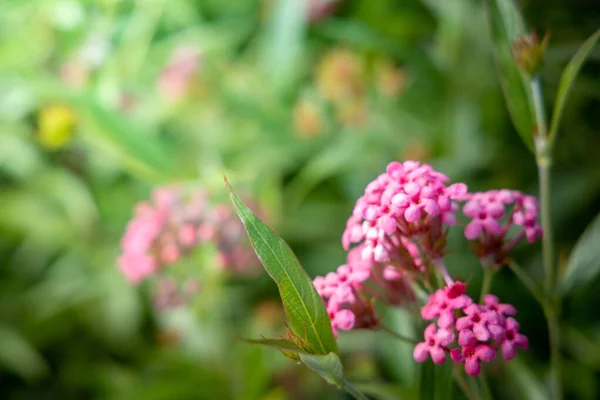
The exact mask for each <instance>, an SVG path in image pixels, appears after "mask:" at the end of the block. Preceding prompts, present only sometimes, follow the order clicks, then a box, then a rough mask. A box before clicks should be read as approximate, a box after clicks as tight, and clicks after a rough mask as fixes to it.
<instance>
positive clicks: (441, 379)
mask: <svg viewBox="0 0 600 400" xmlns="http://www.w3.org/2000/svg"><path fill="white" fill-rule="evenodd" d="M434 368H435V385H434V391H433V398H434V399H435V400H450V399H452V363H450V362H445V363H443V364H442V365H436V366H435V367H434Z"/></svg>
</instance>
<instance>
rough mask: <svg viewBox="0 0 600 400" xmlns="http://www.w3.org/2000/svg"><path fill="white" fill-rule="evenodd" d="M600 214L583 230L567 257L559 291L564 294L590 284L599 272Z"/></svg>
mask: <svg viewBox="0 0 600 400" xmlns="http://www.w3.org/2000/svg"><path fill="white" fill-rule="evenodd" d="M598 244H600V214H598V215H596V217H595V218H594V220H593V221H592V222H591V223H590V224H589V225H588V227H587V228H586V229H585V232H583V234H582V235H581V237H580V238H579V240H578V241H577V243H576V244H575V248H574V249H573V252H572V253H571V256H570V257H569V262H568V263H567V268H566V270H565V272H564V274H563V276H562V278H561V284H560V289H561V290H562V292H563V293H566V292H568V291H570V290H573V289H574V288H576V287H578V286H580V285H583V284H585V283H589V282H591V281H592V280H593V279H594V278H596V276H598V273H599V272H600V246H599V245H598Z"/></svg>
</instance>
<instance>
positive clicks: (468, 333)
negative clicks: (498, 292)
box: [413, 282, 529, 376]
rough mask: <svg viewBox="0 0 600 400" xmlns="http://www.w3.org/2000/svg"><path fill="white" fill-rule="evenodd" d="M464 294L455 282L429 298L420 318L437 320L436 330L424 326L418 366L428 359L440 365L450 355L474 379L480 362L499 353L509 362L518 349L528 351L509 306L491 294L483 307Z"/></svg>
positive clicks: (434, 327) (434, 325)
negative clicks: (423, 338) (463, 365)
mask: <svg viewBox="0 0 600 400" xmlns="http://www.w3.org/2000/svg"><path fill="white" fill-rule="evenodd" d="M465 292H466V287H465V285H464V284H463V283H461V282H455V283H453V284H452V285H449V286H446V287H444V288H442V289H439V290H437V291H436V292H435V293H433V294H431V295H430V296H429V301H428V303H427V304H426V305H425V306H423V308H422V309H421V316H422V317H423V319H424V320H434V319H436V318H437V326H436V323H432V324H430V325H429V326H427V328H426V329H425V335H424V336H425V341H424V342H421V343H419V344H417V345H416V346H415V349H414V352H413V356H414V359H415V360H416V361H417V362H424V361H425V360H426V359H427V358H428V357H431V359H432V360H433V362H434V363H436V364H442V363H443V362H444V361H445V360H446V354H447V353H449V354H450V358H452V360H453V361H454V362H455V363H461V364H463V363H464V364H465V370H466V371H467V373H468V374H469V375H473V376H476V375H479V372H480V371H481V362H482V361H492V360H494V359H495V358H496V351H497V350H498V349H501V353H502V355H503V357H504V359H505V360H512V359H513V358H514V357H515V353H516V348H517V347H520V348H522V349H525V348H527V347H528V345H529V341H528V339H527V337H526V336H525V335H523V334H521V333H519V323H518V322H517V321H516V320H515V319H514V318H512V315H514V314H516V309H515V308H514V307H513V306H512V305H509V304H501V303H500V302H499V300H498V298H497V297H496V296H494V295H490V294H488V295H485V296H484V299H483V300H484V304H476V303H474V302H473V300H472V299H471V298H470V297H469V296H467V295H466V294H465ZM458 315H461V316H460V317H458V318H457V316H458Z"/></svg>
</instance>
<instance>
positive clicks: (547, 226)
mask: <svg viewBox="0 0 600 400" xmlns="http://www.w3.org/2000/svg"><path fill="white" fill-rule="evenodd" d="M544 160H546V158H545V157H541V158H538V170H539V176H540V202H541V205H540V206H541V213H542V231H543V232H544V236H543V238H542V252H543V258H544V275H545V280H544V288H545V290H546V294H547V295H549V294H551V293H552V292H553V286H554V268H553V259H552V258H553V240H552V223H551V220H550V162H549V160H546V161H544Z"/></svg>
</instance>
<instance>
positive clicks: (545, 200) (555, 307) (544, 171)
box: [531, 76, 563, 400]
mask: <svg viewBox="0 0 600 400" xmlns="http://www.w3.org/2000/svg"><path fill="white" fill-rule="evenodd" d="M531 90H532V94H533V105H534V111H535V120H536V132H535V150H536V162H537V166H538V173H539V181H540V182H539V184H540V209H541V219H542V230H543V232H544V237H543V238H542V254H543V259H544V278H545V279H544V289H545V290H544V294H545V296H544V299H545V300H546V301H545V302H544V303H543V304H544V313H545V314H546V319H547V321H548V335H549V339H550V368H551V370H550V378H551V379H550V381H551V387H552V394H553V396H554V398H555V399H556V400H560V399H562V397H563V394H562V383H561V374H560V362H561V361H560V328H559V311H560V310H559V308H560V307H559V306H560V298H558V297H556V295H555V293H554V285H555V273H554V259H553V258H554V248H553V247H554V241H553V238H552V221H551V218H550V212H551V207H550V167H551V165H552V144H551V143H550V142H549V140H548V130H547V126H546V115H545V112H544V102H543V95H542V86H541V84H540V80H539V77H538V76H534V77H533V78H532V79H531Z"/></svg>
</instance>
